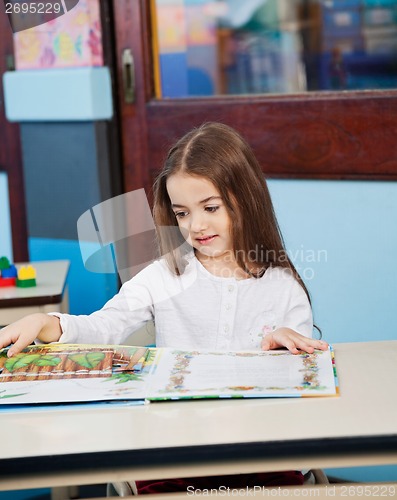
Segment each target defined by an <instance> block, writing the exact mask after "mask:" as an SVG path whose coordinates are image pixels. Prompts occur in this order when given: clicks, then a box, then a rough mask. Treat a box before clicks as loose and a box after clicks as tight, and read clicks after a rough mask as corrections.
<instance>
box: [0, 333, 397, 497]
mask: <svg viewBox="0 0 397 500" xmlns="http://www.w3.org/2000/svg"><path fill="white" fill-rule="evenodd" d="M334 347H335V358H336V366H337V369H338V374H339V379H340V397H331V398H325V397H324V398H308V399H267V400H266V399H262V400H217V401H209V400H204V401H179V402H160V403H151V404H148V405H143V406H135V407H114V408H112V407H106V408H95V407H90V406H87V407H84V408H81V407H80V408H72V407H69V408H66V409H65V407H62V408H58V409H51V410H49V411H44V410H37V409H36V410H33V411H25V412H23V411H17V410H15V411H11V412H5V413H2V412H0V418H1V427H2V429H3V437H2V443H1V446H0V490H7V489H22V488H36V487H37V488H40V487H51V486H52V487H53V486H65V485H76V484H95V483H103V482H107V481H123V480H128V479H131V478H132V479H153V478H161V477H189V476H193V475H208V474H209V473H211V474H234V473H243V472H259V471H262V472H265V471H275V470H290V469H303V468H319V467H321V468H324V467H348V466H366V465H381V464H397V383H396V382H397V341H387V342H370V343H351V344H335V346H334ZM396 479H397V478H396Z"/></svg>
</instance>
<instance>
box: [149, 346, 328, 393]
mask: <svg viewBox="0 0 397 500" xmlns="http://www.w3.org/2000/svg"><path fill="white" fill-rule="evenodd" d="M159 356H160V359H159V360H158V361H157V363H156V367H155V370H154V372H153V376H152V377H151V378H150V381H149V383H150V387H149V394H148V397H149V399H170V398H172V399H179V398H186V397H187V398H193V397H294V396H329V395H336V394H337V384H336V377H335V371H334V366H333V356H332V350H331V349H329V350H328V351H315V352H314V353H313V354H307V353H302V354H296V355H293V354H291V353H289V352H288V351H281V350H277V351H266V352H263V351H262V352H260V351H259V352H258V351H255V352H254V351H246V352H211V351H200V352H198V351H190V352H188V351H178V350H175V349H162V350H161V352H160V353H159Z"/></svg>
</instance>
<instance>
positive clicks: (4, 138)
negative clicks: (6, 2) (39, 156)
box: [0, 10, 28, 262]
mask: <svg viewBox="0 0 397 500" xmlns="http://www.w3.org/2000/svg"><path fill="white" fill-rule="evenodd" d="M13 50H14V49H13V39H12V31H11V26H10V24H9V22H8V18H7V16H6V14H5V12H4V10H0V78H1V80H0V170H1V171H5V172H6V173H7V176H8V186H9V197H10V217H11V228H12V248H13V259H14V261H15V262H24V261H27V260H28V246H27V229H26V211H25V196H24V183H23V173H22V157H21V144H20V137H19V127H18V125H17V124H16V123H10V122H9V121H8V120H7V119H6V117H5V111H4V92H3V80H2V77H3V74H4V72H5V71H9V70H12V69H13ZM0 233H1V228H0ZM0 236H1V235H0Z"/></svg>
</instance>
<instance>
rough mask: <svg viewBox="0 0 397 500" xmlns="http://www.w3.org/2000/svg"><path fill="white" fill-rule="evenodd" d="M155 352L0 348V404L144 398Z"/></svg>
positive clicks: (108, 347)
mask: <svg viewBox="0 0 397 500" xmlns="http://www.w3.org/2000/svg"><path fill="white" fill-rule="evenodd" d="M155 354H156V350H155V349H150V348H146V347H130V346H112V345H82V344H45V345H37V346H30V347H27V348H26V349H24V350H23V352H21V353H20V354H17V355H15V356H12V357H11V358H8V357H7V349H2V350H0V405H1V404H3V405H5V404H32V403H60V402H62V403H71V402H73V403H76V402H90V401H114V400H144V399H145V396H146V380H147V378H148V376H149V374H150V369H151V364H152V363H153V360H154V357H155Z"/></svg>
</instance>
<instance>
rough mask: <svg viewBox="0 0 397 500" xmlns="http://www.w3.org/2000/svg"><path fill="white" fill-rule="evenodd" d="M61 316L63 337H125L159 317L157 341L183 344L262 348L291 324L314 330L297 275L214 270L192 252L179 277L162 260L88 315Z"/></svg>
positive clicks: (90, 340) (96, 340)
mask: <svg viewBox="0 0 397 500" xmlns="http://www.w3.org/2000/svg"><path fill="white" fill-rule="evenodd" d="M56 315H57V316H59V317H60V321H61V328H62V332H63V333H62V336H61V338H60V342H64V343H87V344H123V342H125V341H126V339H127V337H129V336H130V335H131V334H132V333H133V332H134V331H135V330H137V329H139V328H140V327H141V326H143V325H144V324H145V323H146V322H147V321H149V320H154V323H155V329H156V345H157V346H158V347H176V348H180V349H216V350H245V349H260V344H261V339H262V337H263V335H264V334H265V333H267V332H270V331H272V330H274V329H276V328H280V327H288V328H292V329H293V330H295V331H297V332H299V333H301V334H302V335H305V336H307V337H311V336H312V330H313V318H312V311H311V307H310V304H309V301H308V299H307V296H306V294H305V292H304V290H303V288H302V287H301V286H300V285H299V283H298V282H297V281H296V280H295V278H294V277H293V276H292V274H291V273H290V272H289V271H287V270H283V269H282V268H270V269H268V270H267V271H266V273H265V274H264V275H263V276H262V277H261V278H249V279H245V280H236V279H235V278H222V277H218V276H214V275H212V274H211V273H210V272H209V271H207V270H206V269H205V268H204V267H203V265H202V264H201V263H200V262H199V261H198V260H197V259H196V257H195V256H194V254H193V253H192V254H191V255H190V256H189V258H188V265H187V267H186V269H185V272H184V273H183V274H182V275H181V276H175V275H174V274H173V273H172V272H171V271H170V270H169V268H168V267H167V264H166V262H165V261H164V259H161V260H158V261H155V262H154V263H152V264H150V265H149V266H148V267H146V268H145V269H144V270H143V271H141V272H140V273H139V274H137V275H136V276H135V277H134V278H132V279H131V280H129V281H128V282H126V283H125V284H124V285H123V286H122V288H121V289H120V291H119V293H118V294H117V295H115V296H114V297H113V298H112V299H111V300H109V301H108V302H107V303H106V304H105V305H104V307H103V308H102V309H101V310H99V311H97V312H94V313H93V314H90V315H89V316H72V315H68V314H59V313H57V314H56Z"/></svg>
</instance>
